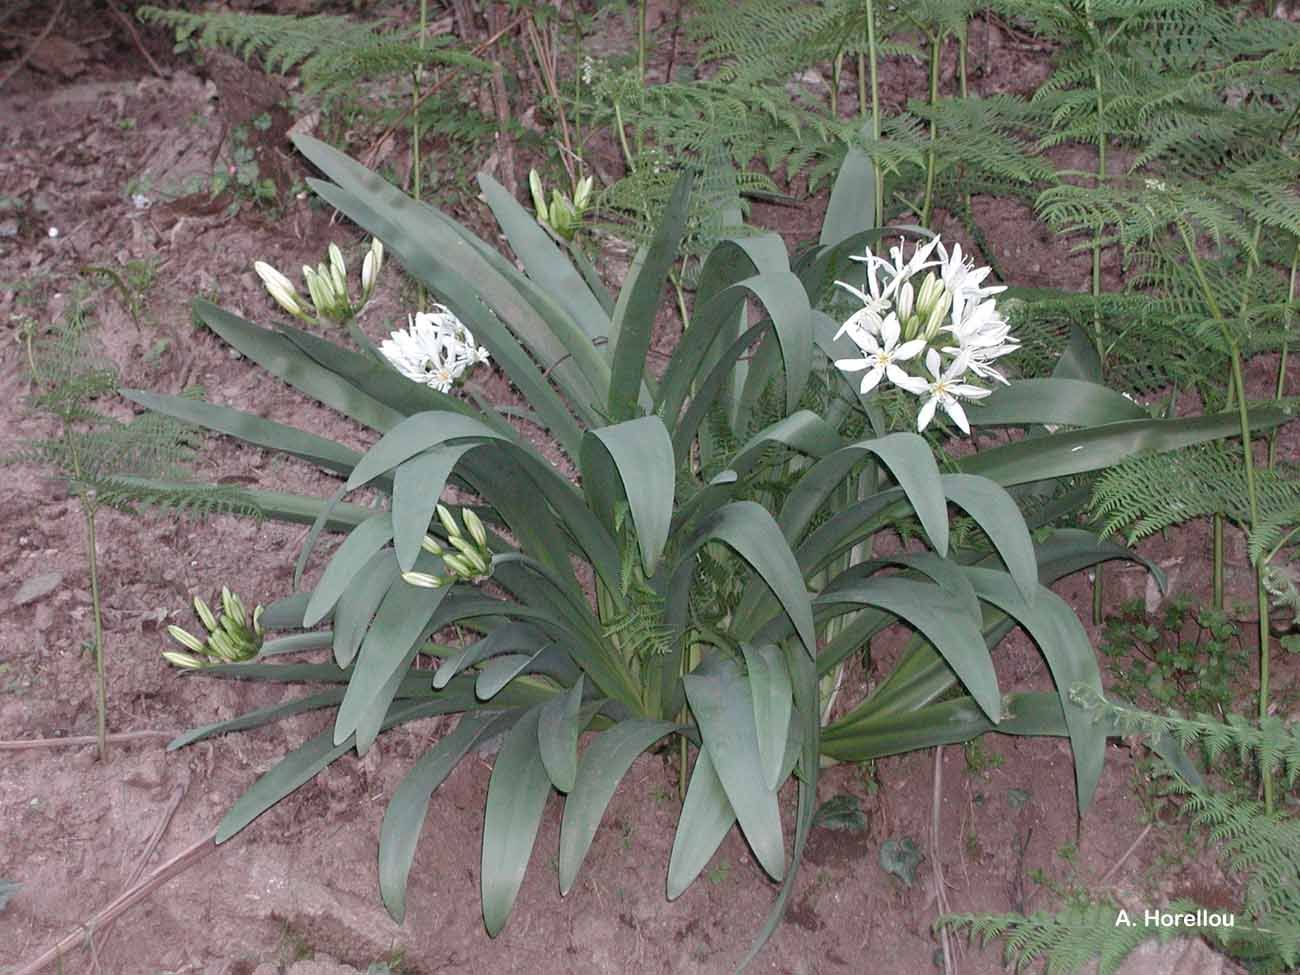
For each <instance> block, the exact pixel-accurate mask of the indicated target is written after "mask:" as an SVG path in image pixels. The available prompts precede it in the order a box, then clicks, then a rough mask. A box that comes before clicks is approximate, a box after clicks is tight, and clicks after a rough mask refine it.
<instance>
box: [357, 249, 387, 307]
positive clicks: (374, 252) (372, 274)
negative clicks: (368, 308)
mask: <svg viewBox="0 0 1300 975" xmlns="http://www.w3.org/2000/svg"><path fill="white" fill-rule="evenodd" d="M383 266H384V242H383V241H382V240H380V239H379V238H378V237H376V238H374V239H373V240H372V241H371V242H370V250H368V251H366V257H365V260H363V261H362V262H361V301H362V303H364V302H366V301H369V300H370V296H371V295H372V294H374V291H375V282H376V281H377V280H378V279H379V271H380V269H381V268H382V267H383Z"/></svg>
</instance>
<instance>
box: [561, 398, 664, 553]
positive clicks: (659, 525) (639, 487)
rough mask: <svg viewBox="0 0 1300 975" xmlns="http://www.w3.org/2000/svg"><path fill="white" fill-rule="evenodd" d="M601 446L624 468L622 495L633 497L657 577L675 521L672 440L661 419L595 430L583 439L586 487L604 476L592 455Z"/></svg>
mask: <svg viewBox="0 0 1300 975" xmlns="http://www.w3.org/2000/svg"><path fill="white" fill-rule="evenodd" d="M596 442H599V443H600V445H601V447H603V448H604V451H605V452H607V453H608V455H609V457H610V458H611V459H612V460H613V462H614V467H615V468H616V469H617V470H618V476H619V479H620V480H621V482H622V487H623V492H622V493H623V494H624V496H625V497H626V498H627V503H628V508H629V509H630V510H631V513H632V523H633V524H634V525H635V526H636V534H637V545H638V546H639V547H640V549H641V564H642V566H643V567H644V569H645V574H646V575H647V576H652V575H654V573H655V568H656V567H657V566H658V564H659V556H660V555H662V554H663V550H664V545H666V544H667V542H668V529H669V526H670V525H671V523H672V518H673V495H674V491H675V488H676V480H677V477H676V475H677V471H676V463H675V461H674V459H673V442H672V438H671V437H669V436H668V431H667V429H665V427H664V424H663V421H662V420H661V419H659V417H657V416H643V417H638V418H637V419H635V420H627V421H625V422H623V423H616V424H614V425H613V426H608V427H601V428H600V429H598V430H592V431H591V432H590V433H588V435H587V437H586V438H585V439H584V441H583V454H582V458H583V462H582V473H583V478H584V484H585V483H586V480H587V479H588V478H593V479H598V478H599V477H600V474H601V470H600V468H599V467H598V466H597V465H596V464H595V463H594V462H593V458H592V456H591V450H592V449H593V448H594V445H595V443H596ZM602 488H603V489H604V491H605V493H606V494H607V495H610V496H616V495H615V493H614V492H613V491H611V490H610V489H609V488H610V486H609V485H602Z"/></svg>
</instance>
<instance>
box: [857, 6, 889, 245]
mask: <svg viewBox="0 0 1300 975" xmlns="http://www.w3.org/2000/svg"><path fill="white" fill-rule="evenodd" d="M866 4H867V57H868V61H869V64H870V68H871V135H872V137H873V138H874V139H875V141H876V142H877V143H878V142H879V141H880V79H879V76H878V71H879V65H878V61H879V56H878V55H877V53H876V5H875V0H866ZM858 75H859V78H858V83H859V92H860V91H861V80H862V79H861V71H860V70H859V72H858ZM871 171H872V173H873V174H874V175H875V178H876V193H875V205H876V213H875V222H874V226H877V227H879V226H880V225H881V224H883V223H884V213H885V178H884V173H883V172H881V169H880V161H879V160H878V159H876V157H875V154H874V153H873V154H872V157H871Z"/></svg>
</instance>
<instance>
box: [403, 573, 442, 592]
mask: <svg viewBox="0 0 1300 975" xmlns="http://www.w3.org/2000/svg"><path fill="white" fill-rule="evenodd" d="M402 581H403V582H405V583H406V584H407V585H408V586H416V587H418V588H420V589H441V588H442V587H443V586H445V585H447V582H448V580H446V579H443V578H441V577H439V576H435V575H430V574H429V573H427V572H403V573H402Z"/></svg>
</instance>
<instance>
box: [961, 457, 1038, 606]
mask: <svg viewBox="0 0 1300 975" xmlns="http://www.w3.org/2000/svg"><path fill="white" fill-rule="evenodd" d="M941 481H942V483H943V493H944V494H946V495H947V496H948V498H949V500H951V501H952V502H953V503H954V504H956V505H957V506H958V507H960V508H964V509H965V511H966V513H967V514H968V515H970V516H971V517H972V518H974V519H975V523H976V524H978V525H979V526H980V528H982V529H983V530H984V534H986V535H988V537H989V540H990V541H992V542H993V547H994V548H996V549H997V550H998V554H999V555H1000V556H1002V561H1003V562H1005V563H1006V566H1007V570H1008V571H1009V572H1010V573H1011V578H1013V579H1014V580H1015V581H1016V585H1017V586H1019V587H1020V592H1021V594H1022V595H1023V596H1024V597H1025V601H1026V602H1030V603H1032V602H1033V601H1034V596H1035V595H1036V594H1037V592H1038V561H1037V559H1036V558H1035V556H1034V541H1033V539H1032V538H1030V537H1029V529H1028V527H1027V526H1026V525H1025V518H1024V516H1023V515H1022V514H1021V513H1020V508H1019V507H1018V506H1017V505H1016V502H1015V499H1014V498H1012V497H1011V495H1009V494H1007V492H1006V491H1005V490H1003V488H1001V487H1000V486H999V485H998V484H997V483H995V482H993V481H990V480H989V479H988V478H985V477H973V476H971V475H970V474H945V475H943V477H942V478H941Z"/></svg>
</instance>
